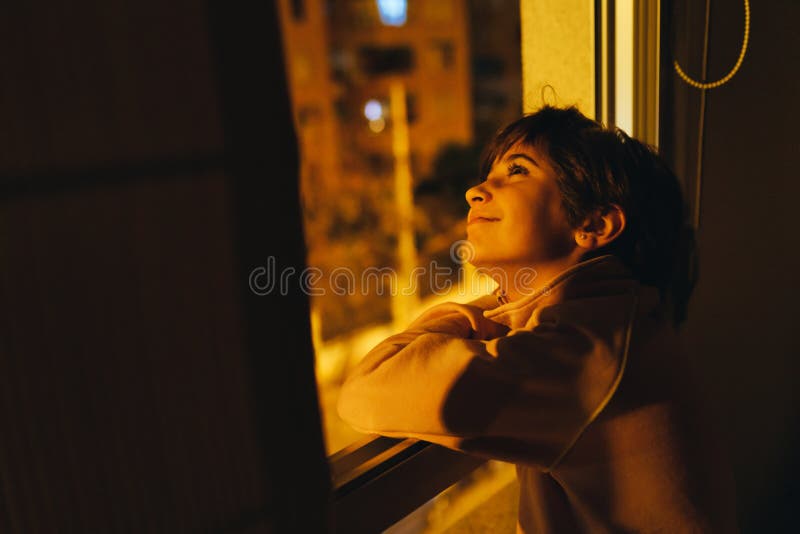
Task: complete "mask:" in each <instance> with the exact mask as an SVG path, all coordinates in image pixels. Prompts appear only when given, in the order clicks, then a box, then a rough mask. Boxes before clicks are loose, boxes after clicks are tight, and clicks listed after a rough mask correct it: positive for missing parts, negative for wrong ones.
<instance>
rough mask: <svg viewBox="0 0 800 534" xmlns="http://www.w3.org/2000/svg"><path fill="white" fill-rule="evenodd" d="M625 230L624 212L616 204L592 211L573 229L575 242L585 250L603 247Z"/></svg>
mask: <svg viewBox="0 0 800 534" xmlns="http://www.w3.org/2000/svg"><path fill="white" fill-rule="evenodd" d="M624 230H625V212H624V211H622V208H620V207H619V206H617V205H616V204H611V205H610V206H608V207H606V208H604V209H602V210H598V211H596V212H595V213H593V214H592V215H591V216H590V217H587V218H586V220H585V221H584V222H583V224H581V226H580V227H578V229H577V230H575V243H577V244H578V247H580V248H582V249H585V250H586V251H589V250H595V249H598V248H600V247H604V246H606V245H608V244H609V243H611V242H612V241H614V240H615V239H616V238H617V237H619V236H620V234H622V232H623V231H624Z"/></svg>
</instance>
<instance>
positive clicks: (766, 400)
mask: <svg viewBox="0 0 800 534" xmlns="http://www.w3.org/2000/svg"><path fill="white" fill-rule="evenodd" d="M751 3H752V4H753V5H752V27H751V34H750V47H749V50H748V52H747V56H746V58H745V61H744V64H743V66H742V68H741V71H740V72H739V73H738V74H737V75H736V77H734V78H733V79H732V80H731V81H730V82H729V83H728V84H727V85H724V86H722V87H720V88H718V89H714V90H710V91H709V92H708V93H707V111H706V121H705V137H704V143H705V153H704V158H703V180H702V204H701V206H702V209H701V220H700V229H699V234H698V240H699V250H700V281H699V284H698V286H697V288H696V292H695V295H694V297H693V301H692V303H691V306H690V310H689V321H688V324H687V325H686V328H685V341H686V343H687V344H688V346H689V348H690V350H691V351H692V353H693V356H694V361H695V362H696V365H697V368H698V370H699V371H700V374H701V375H702V377H703V379H704V384H705V387H706V393H707V396H708V398H709V399H710V402H712V404H713V405H714V407H715V408H716V410H717V413H718V414H719V415H720V420H719V422H720V427H721V429H722V431H723V433H724V436H725V437H726V439H727V443H728V446H729V449H730V452H731V457H732V462H733V466H734V469H735V476H736V481H737V495H738V513H739V518H740V523H741V526H742V528H743V531H745V532H778V531H787V532H788V531H793V532H796V531H797V526H798V520H797V519H796V516H795V511H796V507H797V505H798V504H800V501H798V495H799V494H798V480H797V477H798V475H800V471H799V470H798V467H800V466H798V462H797V453H796V451H797V448H798V446H800V440H799V439H798V438H799V437H800V434H799V433H798V431H799V430H800V414H799V413H798V399H797V394H796V393H795V391H796V390H797V387H798V385H800V380H799V379H798V371H800V364H799V363H798V358H799V357H800V329H798V327H797V325H796V323H797V319H798V313H797V308H798V298H799V297H800V291H798V289H797V287H798V279H797V275H798V273H800V254H799V253H798V245H800V239H798V236H797V230H796V226H797V213H798V211H797V210H798V208H797V206H798V199H800V180H798V173H797V169H796V165H795V163H794V160H795V158H796V157H797V155H798V153H800V136H799V135H798V129H797V124H798V120H799V119H800V105H799V104H798V102H799V100H798V95H800V84H799V83H798V81H799V77H798V75H797V68H798V66H800V61H798V59H800V39H798V35H799V34H798V32H797V31H796V25H797V23H798V22H799V21H800V3H798V2H796V1H795V0H771V1H769V2H751ZM704 12H705V2H690V1H688V0H679V1H675V2H673V18H672V21H671V22H672V25H673V39H674V41H673V50H674V51H675V55H676V56H677V57H678V59H679V60H680V61H681V64H682V66H684V67H685V69H686V70H688V71H689V72H690V73H691V74H693V75H694V77H695V78H699V76H700V75H699V73H700V57H701V55H702V31H703V22H702V21H703V17H704ZM743 19H744V15H743V6H742V3H741V2H721V1H714V2H712V11H711V32H710V42H709V62H708V79H710V80H716V79H719V78H721V77H722V76H724V75H725V73H727V72H728V70H729V69H730V68H731V66H733V64H734V63H735V61H736V58H737V56H738V53H739V48H740V45H741V42H742V33H743V25H744V24H743ZM687 67H688V68H687ZM666 81H667V84H668V85H671V87H667V91H665V95H666V96H667V100H666V101H665V109H667V110H669V115H668V116H666V117H662V122H663V121H667V122H668V123H670V124H668V127H667V129H666V137H665V138H663V140H662V148H664V149H665V151H666V155H667V156H668V158H669V159H671V161H672V163H673V165H674V166H675V168H676V171H677V172H678V173H679V175H682V176H683V177H684V178H685V179H686V184H687V189H688V192H689V193H690V195H689V196H690V197H691V196H693V195H694V187H695V182H694V174H695V171H694V169H695V163H696V158H695V150H696V142H697V135H696V130H697V121H698V116H699V98H698V96H699V91H697V90H696V89H692V88H689V87H688V86H686V85H685V84H684V83H683V82H681V81H680V80H678V78H677V76H676V75H675V74H674V73H671V75H670V78H669V79H667V80H666Z"/></svg>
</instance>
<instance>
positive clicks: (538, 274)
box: [496, 255, 580, 302]
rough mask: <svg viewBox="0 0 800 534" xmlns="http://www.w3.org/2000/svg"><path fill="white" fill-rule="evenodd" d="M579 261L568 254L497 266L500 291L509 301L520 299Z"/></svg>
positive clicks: (538, 289)
mask: <svg viewBox="0 0 800 534" xmlns="http://www.w3.org/2000/svg"><path fill="white" fill-rule="evenodd" d="M579 262H580V259H579V257H577V256H573V255H569V256H566V257H564V258H559V259H558V260H552V261H548V262H537V263H535V264H527V265H502V266H498V268H499V269H500V271H502V276H500V277H499V278H497V279H496V280H497V282H498V283H499V285H500V291H502V292H503V294H504V295H505V296H506V298H507V299H508V300H509V301H512V302H513V301H515V300H520V299H522V298H525V297H527V296H529V295H532V294H534V293H536V292H538V291H540V290H541V289H542V288H544V287H545V286H546V285H547V284H548V283H549V282H550V281H551V280H552V279H553V278H555V277H556V276H558V275H559V274H561V273H562V272H564V271H566V270H567V269H569V268H570V267H572V266H573V265H576V264H577V263H579Z"/></svg>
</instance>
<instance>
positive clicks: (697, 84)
mask: <svg viewBox="0 0 800 534" xmlns="http://www.w3.org/2000/svg"><path fill="white" fill-rule="evenodd" d="M749 41H750V2H749V1H748V0H744V38H743V39H742V49H741V50H740V51H739V58H738V59H737V60H736V64H735V65H734V66H733V68H732V69H731V71H730V72H729V73H728V74H726V75H725V76H723V77H722V78H720V79H719V80H717V81H715V82H698V81H697V80H695V79H693V78H691V77H689V75H688V74H686V73H685V72H683V69H682V68H681V66H680V64H679V63H678V60H677V59H676V60H675V62H674V65H675V72H677V73H678V76H680V77H681V79H682V80H683V81H684V82H686V83H688V84H689V85H691V86H692V87H696V88H698V89H715V88H717V87H719V86H720V85H723V84H726V83H728V82H729V81H730V79H731V78H733V77H734V76H735V75H736V73H737V72H738V71H739V68H740V67H741V66H742V62H743V61H744V56H745V54H746V53H747V44H748V43H749Z"/></svg>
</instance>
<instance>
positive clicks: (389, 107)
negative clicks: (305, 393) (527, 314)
mask: <svg viewBox="0 0 800 534" xmlns="http://www.w3.org/2000/svg"><path fill="white" fill-rule="evenodd" d="M379 4H382V5H379ZM279 5H280V10H281V20H282V25H283V39H284V50H285V55H286V67H287V71H288V74H289V81H290V91H291V96H292V101H293V107H294V114H295V119H296V124H297V133H298V137H299V140H300V147H301V161H302V176H301V189H302V198H303V207H304V213H305V233H306V243H307V247H308V264H309V266H311V267H314V268H317V269H318V271H315V272H316V273H317V274H316V275H314V276H311V277H309V278H307V280H308V282H309V287H308V288H307V289H309V292H310V294H311V295H312V297H311V305H312V326H313V333H314V344H315V349H316V352H317V379H318V383H319V392H320V403H321V408H322V413H323V419H324V427H325V428H324V431H325V437H326V445H327V449H328V453H329V454H332V453H334V452H336V451H338V450H340V449H341V448H343V447H344V446H346V445H348V444H349V443H351V442H352V441H354V440H356V439H359V438H360V437H361V434H358V433H357V432H355V431H354V430H352V429H350V428H349V426H347V425H346V424H345V423H343V422H342V421H340V420H339V418H338V416H337V414H336V399H337V394H338V388H339V385H340V384H341V382H342V380H343V379H344V377H345V376H346V373H347V372H348V371H349V369H350V368H351V367H352V365H353V364H354V363H355V362H357V361H358V359H359V358H361V357H363V356H364V355H365V354H366V353H367V352H368V351H369V349H370V348H372V346H374V345H375V344H377V343H378V342H379V341H381V340H382V339H383V338H385V337H387V336H389V335H390V334H392V333H395V332H397V331H399V330H401V329H403V328H404V327H405V326H406V325H407V324H408V322H409V321H410V319H412V318H413V317H414V316H415V315H416V314H417V313H419V312H420V311H421V310H422V309H424V308H427V307H429V306H431V305H433V304H434V303H436V302H439V301H443V300H456V301H462V302H463V301H467V300H470V299H471V298H473V297H472V295H473V294H474V293H475V292H485V291H488V290H490V289H491V287H490V284H489V283H488V282H486V281H480V283H483V284H484V285H483V286H480V285H478V283H476V282H475V281H472V280H470V279H469V277H468V276H467V274H468V271H466V268H465V267H464V266H463V265H461V263H460V261H459V258H458V256H457V254H455V252H454V244H455V243H457V242H458V241H459V240H462V239H464V238H465V227H464V216H465V214H466V211H467V204H466V202H465V201H464V191H465V190H466V189H467V188H468V187H469V186H470V185H472V183H474V182H475V181H476V180H477V170H478V155H479V153H480V149H481V148H482V146H483V144H484V143H485V142H486V141H487V140H488V138H489V137H490V136H491V135H492V134H493V133H494V132H495V131H496V130H497V129H498V128H499V127H500V126H502V125H503V124H506V123H508V122H510V121H511V120H513V119H515V118H517V117H518V116H519V114H520V113H521V92H522V91H521V76H520V74H521V73H520V70H521V69H520V41H519V2H518V0H483V1H478V0H474V1H466V0H437V1H436V2H422V1H419V0H417V1H414V0H409V1H408V2H397V1H393V2H378V1H377V0H337V1H325V0H306V1H304V2H302V3H298V2H293V1H290V0H282V1H281V2H280V4H279ZM298 6H302V8H301V9H300V12H302V16H299V17H298ZM381 9H383V12H382V11H381ZM414 268H421V269H422V271H421V272H422V273H423V274H422V275H421V276H419V278H417V279H416V283H415V284H412V282H413V281H414V280H415V279H414V278H413V273H414ZM465 271H466V272H465ZM419 272H420V271H417V274H418V275H419ZM435 272H438V273H439V274H436V276H434V274H435ZM465 281H467V282H468V283H464V282H465ZM459 282H461V285H459ZM465 286H467V287H465ZM404 288H408V289H413V291H409V292H411V293H412V294H411V295H405V296H404V295H400V294H399V293H401V292H402V290H403V289H404Z"/></svg>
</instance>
